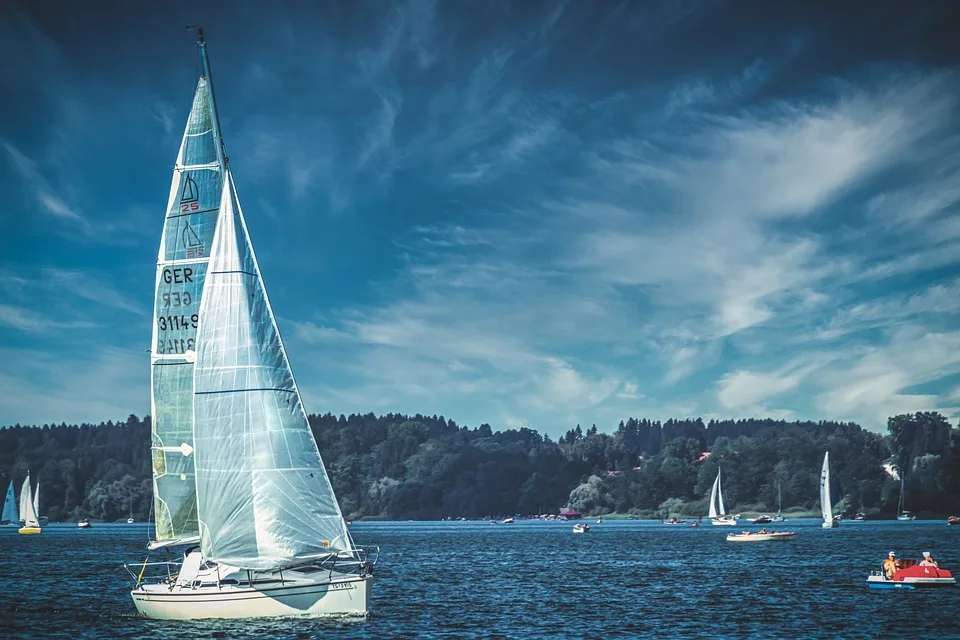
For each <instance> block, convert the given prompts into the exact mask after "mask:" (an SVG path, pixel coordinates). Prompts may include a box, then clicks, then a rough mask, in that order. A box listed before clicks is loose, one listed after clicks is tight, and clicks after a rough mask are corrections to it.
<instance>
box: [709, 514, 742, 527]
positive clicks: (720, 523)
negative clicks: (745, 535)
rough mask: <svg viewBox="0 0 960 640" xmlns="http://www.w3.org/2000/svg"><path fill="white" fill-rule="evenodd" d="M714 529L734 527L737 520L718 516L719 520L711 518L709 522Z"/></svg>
mask: <svg viewBox="0 0 960 640" xmlns="http://www.w3.org/2000/svg"><path fill="white" fill-rule="evenodd" d="M710 522H712V523H713V526H715V527H735V526H737V519H736V518H731V517H730V516H720V517H719V518H713V519H711V520H710Z"/></svg>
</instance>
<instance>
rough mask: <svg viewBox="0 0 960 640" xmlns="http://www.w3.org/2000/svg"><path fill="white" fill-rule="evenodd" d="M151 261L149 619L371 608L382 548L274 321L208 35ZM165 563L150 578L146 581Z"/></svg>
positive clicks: (135, 569) (140, 601) (140, 579)
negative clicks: (355, 507)
mask: <svg viewBox="0 0 960 640" xmlns="http://www.w3.org/2000/svg"><path fill="white" fill-rule="evenodd" d="M196 32H197V41H198V44H199V49H200V58H201V66H202V74H201V76H200V78H199V79H198V82H197V87H196V92H195V94H194V99H193V105H192V108H191V111H190V116H189V119H188V121H187V126H186V130H185V132H184V136H183V139H182V142H181V144H180V152H179V154H178V156H177V162H176V166H175V168H174V173H173V181H172V185H171V189H170V198H169V202H168V205H167V215H166V220H165V222H164V229H163V235H162V236H161V241H160V252H159V258H158V262H157V279H156V292H155V293H156V297H155V321H154V325H153V339H152V349H151V364H152V367H151V371H152V397H151V404H152V412H151V413H152V415H153V416H154V420H153V434H152V444H151V449H152V454H153V479H154V510H155V513H156V517H155V536H154V540H153V541H152V542H151V543H150V545H149V548H152V549H155V548H159V547H170V546H176V545H183V546H187V545H189V546H187V548H186V549H185V550H184V551H183V561H182V563H180V564H179V566H178V567H177V568H175V569H170V567H169V563H166V562H159V563H150V562H148V561H147V560H145V561H144V562H143V563H142V565H141V564H140V563H137V564H135V565H126V567H127V570H128V571H129V572H130V573H131V575H132V576H133V577H134V578H135V580H136V585H135V587H134V589H133V591H132V592H131V595H132V597H133V601H134V604H135V605H136V607H137V610H138V611H139V612H140V613H141V614H142V615H144V616H146V617H149V618H162V619H195V618H250V617H264V616H282V615H359V616H363V615H366V614H367V612H368V609H369V603H370V591H371V585H372V580H373V567H374V565H375V564H376V561H377V558H378V556H379V549H378V548H377V547H369V548H361V547H358V546H356V545H355V544H354V541H353V539H352V537H351V535H350V532H349V530H348V529H347V525H346V522H345V521H344V518H343V515H342V514H341V512H340V507H339V505H338V504H337V500H336V496H335V495H334V493H333V488H332V487H331V485H330V481H329V478H328V477H327V472H326V470H325V468H324V464H323V461H322V459H321V458H320V453H319V451H318V449H317V443H316V441H315V440H314V438H313V434H312V433H311V431H310V425H309V424H308V422H307V416H306V412H305V411H304V408H303V401H302V399H301V396H300V391H299V389H298V387H297V385H296V382H295V380H294V377H293V373H292V371H291V369H290V365H289V362H288V360H287V354H286V351H285V350H284V347H283V342H282V341H281V339H280V334H279V332H278V330H277V325H276V321H275V319H274V315H273V309H272V308H271V306H270V302H269V300H268V298H267V293H266V289H265V288H264V285H263V281H262V279H261V275H260V267H259V265H258V264H257V259H256V256H255V255H254V252H253V245H252V244H251V241H250V236H249V233H248V231H247V225H246V222H245V220H244V216H243V211H242V209H241V207H240V202H239V199H238V197H237V192H236V187H235V185H234V181H233V177H232V175H231V171H230V166H229V163H228V160H227V156H226V153H225V151H224V145H223V138H222V135H221V130H220V121H219V116H218V113H217V107H216V100H215V96H214V90H213V81H212V79H211V75H210V62H209V59H208V55H207V47H206V43H205V42H204V39H203V31H202V30H201V29H199V28H198V29H196ZM158 567H161V568H162V573H161V575H160V576H158V578H159V579H156V580H155V581H152V582H151V581H149V580H148V579H145V578H144V575H145V574H146V573H147V570H148V568H152V569H154V570H156V569H157V568H158Z"/></svg>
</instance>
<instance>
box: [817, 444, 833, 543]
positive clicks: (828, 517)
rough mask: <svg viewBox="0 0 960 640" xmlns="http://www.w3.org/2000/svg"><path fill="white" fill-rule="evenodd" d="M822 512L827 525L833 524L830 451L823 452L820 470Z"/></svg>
mask: <svg viewBox="0 0 960 640" xmlns="http://www.w3.org/2000/svg"><path fill="white" fill-rule="evenodd" d="M820 512H821V514H822V515H823V522H824V524H825V525H832V524H833V504H832V503H831V502H830V452H829V451H827V452H825V453H824V454H823V469H821V471H820Z"/></svg>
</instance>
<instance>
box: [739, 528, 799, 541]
mask: <svg viewBox="0 0 960 640" xmlns="http://www.w3.org/2000/svg"><path fill="white" fill-rule="evenodd" d="M795 535H797V534H796V532H795V531H765V530H763V529H761V530H760V531H744V532H743V533H728V534H727V542H778V541H779V542H786V541H787V540H793V537H794V536H795Z"/></svg>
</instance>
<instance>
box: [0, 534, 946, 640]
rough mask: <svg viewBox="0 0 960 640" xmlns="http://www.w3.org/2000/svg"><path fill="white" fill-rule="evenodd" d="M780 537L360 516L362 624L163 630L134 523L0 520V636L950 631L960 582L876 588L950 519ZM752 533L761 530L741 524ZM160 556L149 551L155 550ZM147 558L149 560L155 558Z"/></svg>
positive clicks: (274, 623) (939, 554)
mask: <svg viewBox="0 0 960 640" xmlns="http://www.w3.org/2000/svg"><path fill="white" fill-rule="evenodd" d="M778 527H779V528H781V529H789V530H794V531H797V532H798V533H797V536H796V539H795V540H793V541H791V542H773V543H767V544H759V543H758V544H742V543H741V544H738V543H728V542H726V540H725V536H726V534H727V533H729V532H730V531H732V530H740V529H746V528H748V525H744V526H742V527H739V528H738V529H731V528H729V527H711V526H710V525H708V524H707V523H704V524H703V525H702V526H700V527H699V528H689V527H683V526H676V525H675V526H665V525H659V524H654V523H644V522H636V521H612V520H605V521H604V522H603V523H602V524H591V531H590V532H589V533H587V534H585V535H573V533H572V532H571V527H570V524H569V523H562V522H517V523H515V524H508V525H499V524H498V525H495V526H494V525H489V524H487V523H485V522H432V523H417V522H390V523H387V522H379V523H363V522H357V523H354V524H353V525H352V526H351V531H352V532H353V534H354V537H355V538H356V541H357V543H358V544H379V545H380V546H381V548H382V550H383V553H382V556H381V562H380V564H378V565H377V574H376V581H375V582H374V591H373V601H372V604H371V615H370V617H369V618H367V619H365V620H316V619H284V620H243V621H237V620H234V621H199V622H160V621H150V620H144V619H141V618H138V617H136V616H135V615H134V613H135V610H134V607H133V603H132V602H131V601H130V597H129V594H128V589H129V586H130V585H129V581H128V576H127V574H126V572H125V571H124V569H123V567H122V566H121V565H122V563H123V562H124V561H135V560H137V559H138V558H139V559H142V558H143V554H144V551H143V549H144V546H145V544H146V540H147V530H146V526H145V525H143V524H133V525H128V524H116V525H103V524H95V525H94V528H92V529H89V530H85V531H84V530H78V529H77V528H76V525H74V524H64V525H49V526H48V527H46V528H45V529H44V532H43V534H42V535H40V536H18V535H17V533H16V528H13V527H3V528H0V558H2V559H3V562H2V567H3V578H2V580H0V607H2V611H3V617H2V619H0V635H2V636H5V637H22V638H31V639H36V638H46V637H56V636H70V637H73V638H158V639H159V638H162V639H163V640H169V639H170V638H172V637H179V638H196V637H223V638H258V639H259V640H263V639H264V638H268V637H269V638H271V639H273V638H278V639H284V638H314V637H317V638H319V637H338V638H386V637H414V636H417V637H434V638H464V637H478V636H489V635H494V636H496V637H502V638H537V637H552V638H560V637H588V636H589V637H595V636H599V635H603V636H609V637H630V636H633V637H638V636H648V635H658V636H663V637H688V638H694V637H699V638H719V637H750V638H760V637H769V638H869V637H877V636H878V635H879V636H885V637H886V636H889V637H909V638H946V637H960V588H954V589H946V590H939V591H899V590H890V591H871V590H869V589H867V587H866V583H865V580H866V577H867V575H868V574H869V572H870V570H872V569H874V568H879V566H880V563H881V562H882V560H883V558H884V556H886V554H887V552H888V551H890V550H894V551H896V552H897V554H898V555H900V556H901V557H904V558H912V557H916V558H918V559H919V557H920V553H921V552H922V551H933V555H934V557H935V558H937V559H938V560H939V562H940V564H941V566H942V567H945V568H947V569H951V570H953V571H954V572H955V573H957V574H960V527H948V526H946V524H945V523H944V522H941V521H937V522H926V521H915V522H895V521H891V522H864V523H854V522H845V523H844V524H843V525H842V526H841V527H840V528H839V529H834V530H826V531H825V530H822V529H821V528H820V521H819V520H793V521H788V522H786V523H782V524H778ZM749 528H751V529H754V530H755V529H757V528H758V527H749ZM154 555H155V559H158V560H159V559H160V555H161V554H160V553H158V554H154ZM152 557H153V556H152Z"/></svg>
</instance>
